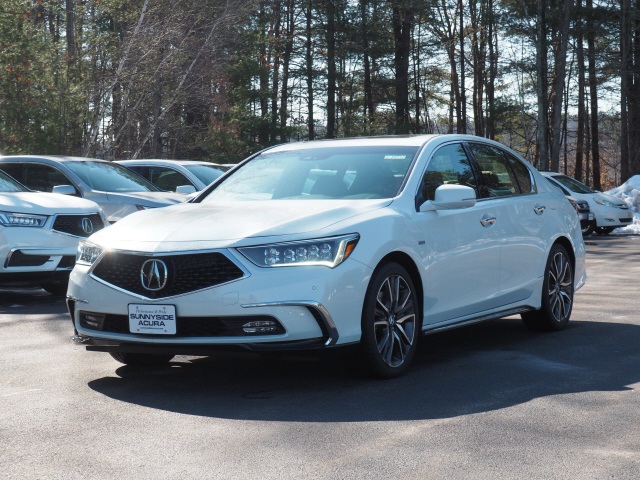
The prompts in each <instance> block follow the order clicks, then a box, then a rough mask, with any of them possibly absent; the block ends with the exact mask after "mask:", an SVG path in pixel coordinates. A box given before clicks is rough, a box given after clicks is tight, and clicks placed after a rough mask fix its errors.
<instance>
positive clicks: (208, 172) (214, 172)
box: [185, 164, 228, 185]
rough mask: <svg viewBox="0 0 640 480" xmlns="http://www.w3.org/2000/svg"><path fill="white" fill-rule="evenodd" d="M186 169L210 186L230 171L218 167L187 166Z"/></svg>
mask: <svg viewBox="0 0 640 480" xmlns="http://www.w3.org/2000/svg"><path fill="white" fill-rule="evenodd" d="M185 168H186V169H187V170H189V171H190V172H191V173H193V174H194V175H195V176H196V177H198V179H199V180H200V181H201V182H202V183H204V184H205V185H209V184H210V183H211V182H213V181H214V180H215V179H216V178H218V177H219V176H221V175H222V174H223V173H224V172H226V171H227V170H228V168H227V167H222V166H218V165H195V164H191V165H185Z"/></svg>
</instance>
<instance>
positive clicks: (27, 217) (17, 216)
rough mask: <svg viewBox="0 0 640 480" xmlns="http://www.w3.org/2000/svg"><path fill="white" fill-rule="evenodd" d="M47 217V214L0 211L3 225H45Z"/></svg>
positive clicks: (0, 222)
mask: <svg viewBox="0 0 640 480" xmlns="http://www.w3.org/2000/svg"><path fill="white" fill-rule="evenodd" d="M47 218H48V217H47V216H46V215H32V214H28V213H13V212H2V211H0V225H2V226H3V227H43V226H44V224H45V223H46V221H47Z"/></svg>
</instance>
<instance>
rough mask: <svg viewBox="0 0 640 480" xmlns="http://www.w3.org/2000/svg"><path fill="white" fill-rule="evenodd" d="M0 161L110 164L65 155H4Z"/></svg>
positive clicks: (97, 159)
mask: <svg viewBox="0 0 640 480" xmlns="http://www.w3.org/2000/svg"><path fill="white" fill-rule="evenodd" d="M2 160H14V161H20V160H28V161H37V160H45V161H50V162H56V163H66V162H106V163H111V162H110V161H109V160H101V159H99V158H88V157H71V156H66V155H4V156H2V157H0V161H2Z"/></svg>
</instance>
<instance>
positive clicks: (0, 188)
mask: <svg viewBox="0 0 640 480" xmlns="http://www.w3.org/2000/svg"><path fill="white" fill-rule="evenodd" d="M28 191H29V190H27V189H26V188H25V187H24V186H23V185H22V184H21V183H18V181H17V180H14V179H13V178H11V177H10V176H9V175H7V174H6V173H4V172H3V171H1V170H0V192H3V193H7V192H28Z"/></svg>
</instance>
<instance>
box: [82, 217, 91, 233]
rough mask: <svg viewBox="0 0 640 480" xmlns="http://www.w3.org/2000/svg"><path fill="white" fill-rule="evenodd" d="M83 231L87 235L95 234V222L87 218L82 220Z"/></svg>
mask: <svg viewBox="0 0 640 480" xmlns="http://www.w3.org/2000/svg"><path fill="white" fill-rule="evenodd" d="M82 230H84V233H86V234H87V235H91V234H92V233H93V222H92V221H91V219H90V218H87V217H85V218H83V219H82Z"/></svg>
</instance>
